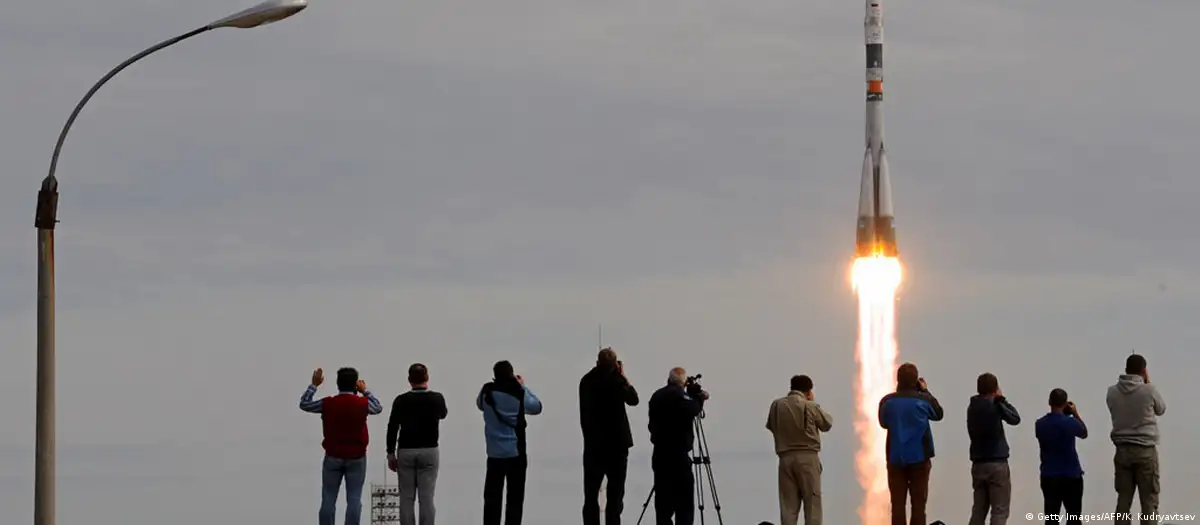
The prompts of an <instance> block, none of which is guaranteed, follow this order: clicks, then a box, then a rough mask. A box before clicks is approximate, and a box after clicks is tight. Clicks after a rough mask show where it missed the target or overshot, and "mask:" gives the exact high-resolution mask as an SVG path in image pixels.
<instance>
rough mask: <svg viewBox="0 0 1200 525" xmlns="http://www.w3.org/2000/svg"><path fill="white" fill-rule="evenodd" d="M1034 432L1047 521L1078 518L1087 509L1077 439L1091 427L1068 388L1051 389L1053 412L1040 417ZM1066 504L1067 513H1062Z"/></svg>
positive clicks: (1085, 434) (1057, 521)
mask: <svg viewBox="0 0 1200 525" xmlns="http://www.w3.org/2000/svg"><path fill="white" fill-rule="evenodd" d="M1034 432H1035V433H1036V434H1037V440H1038V446H1039V448H1040V449H1041V460H1042V465H1041V475H1042V498H1043V500H1044V501H1045V515H1046V525H1051V524H1058V523H1062V522H1066V521H1067V519H1063V518H1066V517H1068V516H1074V518H1073V519H1076V520H1078V519H1079V518H1078V516H1079V515H1080V514H1082V513H1083V466H1082V465H1080V463H1079V452H1078V451H1076V450H1075V440H1076V439H1077V438H1078V439H1087V437H1088V429H1087V425H1086V424H1084V422H1083V418H1081V417H1079V409H1077V408H1075V403H1072V402H1071V401H1070V400H1069V398H1068V397H1067V392H1066V391H1065V390H1063V389H1061V388H1055V389H1054V390H1051V391H1050V413H1049V414H1046V415H1044V416H1042V417H1041V418H1040V419H1038V420H1037V423H1036V424H1035V425H1034ZM1064 508H1065V509H1066V511H1067V516H1060V515H1059V511H1060V510H1063V509H1064Z"/></svg>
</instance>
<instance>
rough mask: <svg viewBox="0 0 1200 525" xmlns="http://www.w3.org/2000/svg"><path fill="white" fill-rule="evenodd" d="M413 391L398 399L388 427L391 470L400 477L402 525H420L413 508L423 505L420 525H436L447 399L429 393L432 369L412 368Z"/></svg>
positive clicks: (409, 377) (393, 406)
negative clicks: (440, 429)
mask: <svg viewBox="0 0 1200 525" xmlns="http://www.w3.org/2000/svg"><path fill="white" fill-rule="evenodd" d="M408 384H409V385H410V386H412V390H409V391H408V392H405V393H403V394H400V395H398V396H396V400H395V401H393V402H392V413H391V415H390V416H389V417H388V425H387V454H388V456H387V457H388V469H389V470H391V471H392V472H395V473H396V474H397V479H398V482H399V484H398V488H399V491H400V507H399V509H398V513H399V517H400V525H416V524H417V523H418V521H417V520H416V513H415V512H414V509H413V504H414V503H415V502H416V501H418V500H419V501H420V506H421V514H420V518H421V519H420V522H419V523H420V525H433V523H434V514H435V512H436V508H435V506H434V504H433V493H434V490H435V489H436V487H437V477H438V468H439V467H438V459H439V458H438V426H439V424H440V423H441V421H442V420H443V419H446V398H445V397H443V396H442V394H441V393H439V392H434V391H432V390H430V389H429V368H427V367H426V366H425V365H423V364H421V363H413V365H412V366H410V367H408Z"/></svg>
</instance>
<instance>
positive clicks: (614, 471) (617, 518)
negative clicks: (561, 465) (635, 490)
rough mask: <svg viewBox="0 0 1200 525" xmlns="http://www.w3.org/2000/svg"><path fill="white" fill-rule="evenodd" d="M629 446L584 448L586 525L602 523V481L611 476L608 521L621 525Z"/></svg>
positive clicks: (584, 518)
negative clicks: (597, 448) (609, 448)
mask: <svg viewBox="0 0 1200 525" xmlns="http://www.w3.org/2000/svg"><path fill="white" fill-rule="evenodd" d="M628 471H629V449H627V448H622V449H616V450H587V449H584V451H583V525H600V501H599V498H600V483H601V481H603V480H604V478H608V490H607V491H605V496H606V498H605V500H606V502H605V505H604V523H605V525H621V512H623V511H624V510H625V475H626V473H627V472H628Z"/></svg>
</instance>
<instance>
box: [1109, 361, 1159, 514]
mask: <svg viewBox="0 0 1200 525" xmlns="http://www.w3.org/2000/svg"><path fill="white" fill-rule="evenodd" d="M1107 401H1108V413H1109V415H1111V416H1112V433H1111V434H1110V437H1111V438H1112V442H1113V445H1114V446H1116V449H1117V450H1116V454H1115V455H1114V456H1113V467H1114V471H1115V472H1114V474H1115V479H1114V483H1113V484H1114V486H1115V487H1116V489H1117V510H1116V512H1117V519H1116V520H1115V523H1116V524H1117V525H1130V524H1131V523H1132V520H1131V519H1130V516H1129V512H1130V510H1131V509H1132V508H1133V494H1134V492H1137V495H1138V497H1139V498H1140V499H1141V509H1140V510H1141V516H1142V519H1141V520H1140V523H1141V524H1142V525H1146V524H1155V525H1157V523H1158V520H1157V519H1154V516H1153V515H1154V514H1156V513H1158V494H1159V484H1158V448H1157V446H1158V416H1161V415H1163V414H1165V413H1166V412H1167V403H1166V402H1165V401H1163V397H1162V394H1160V393H1159V392H1158V389H1157V388H1155V386H1154V385H1151V384H1150V374H1149V373H1148V372H1147V371H1146V358H1145V357H1142V356H1140V355H1137V354H1131V355H1130V356H1129V358H1127V359H1126V360H1125V373H1124V374H1122V375H1121V377H1120V379H1118V380H1117V384H1115V385H1113V386H1110V387H1108V398H1107Z"/></svg>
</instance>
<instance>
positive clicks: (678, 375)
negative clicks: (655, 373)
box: [667, 366, 687, 386]
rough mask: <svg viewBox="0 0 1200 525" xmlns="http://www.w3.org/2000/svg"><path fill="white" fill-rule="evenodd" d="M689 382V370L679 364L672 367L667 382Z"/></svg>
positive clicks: (680, 383) (678, 383)
mask: <svg viewBox="0 0 1200 525" xmlns="http://www.w3.org/2000/svg"><path fill="white" fill-rule="evenodd" d="M684 383H687V370H684V369H683V367H681V366H677V367H675V368H672V369H671V373H670V374H668V375H667V384H669V385H679V386H683V384H684Z"/></svg>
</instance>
